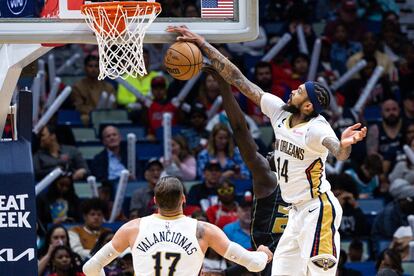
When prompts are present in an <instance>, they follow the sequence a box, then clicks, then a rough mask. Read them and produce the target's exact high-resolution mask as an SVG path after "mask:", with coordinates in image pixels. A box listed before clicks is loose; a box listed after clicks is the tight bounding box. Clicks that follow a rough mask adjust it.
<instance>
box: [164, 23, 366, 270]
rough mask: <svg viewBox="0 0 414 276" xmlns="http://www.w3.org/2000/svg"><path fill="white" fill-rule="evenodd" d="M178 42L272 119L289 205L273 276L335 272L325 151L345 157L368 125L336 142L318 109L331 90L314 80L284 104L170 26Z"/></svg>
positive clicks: (336, 242)
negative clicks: (196, 50) (191, 46)
mask: <svg viewBox="0 0 414 276" xmlns="http://www.w3.org/2000/svg"><path fill="white" fill-rule="evenodd" d="M167 31H169V32H175V33H179V34H181V36H180V37H178V40H181V41H191V42H194V43H196V44H197V45H198V46H199V47H200V48H201V50H202V51H203V52H204V53H205V54H206V56H207V57H208V58H209V59H210V61H211V64H212V66H213V67H214V68H215V69H216V70H217V71H218V73H219V74H220V75H221V76H222V77H223V78H224V79H225V80H226V81H227V82H228V83H230V84H232V85H234V86H236V87H237V88H238V89H239V90H240V91H241V92H242V93H243V94H244V95H246V96H247V97H248V98H249V99H250V100H252V101H253V102H254V103H255V104H256V105H259V106H261V109H262V112H263V113H264V114H265V115H266V116H268V117H269V118H270V121H271V123H272V126H273V129H274V131H275V135H276V141H275V165H276V169H277V174H278V181H279V185H280V187H281V191H282V197H283V199H284V200H285V201H286V202H288V203H291V204H292V207H291V209H290V211H289V221H288V224H287V227H286V229H285V231H284V233H283V235H282V238H281V239H280V241H279V244H278V247H277V248H276V251H275V256H274V260H273V266H272V275H274V276H276V275H278V276H279V275H295V276H296V275H335V273H336V268H337V263H338V258H339V255H338V254H339V246H340V239H339V233H338V228H339V225H340V222H341V217H342V209H341V206H340V205H339V202H338V200H337V199H336V198H335V196H334V195H333V194H332V192H331V191H330V184H329V182H328V181H327V180H326V178H325V162H326V157H327V156H328V151H329V152H331V153H332V154H333V155H334V156H335V157H336V158H337V159H339V160H345V159H347V158H348V157H349V154H350V153H351V145H352V144H355V143H357V142H358V141H361V140H362V139H363V138H364V137H365V136H366V132H367V129H366V128H365V127H364V128H362V129H361V130H357V129H359V128H360V127H361V124H359V123H358V124H355V125H353V126H351V127H349V128H347V129H346V130H345V131H344V132H343V133H342V136H341V141H339V140H338V138H337V137H336V135H335V133H334V131H333V130H332V128H331V127H330V125H329V124H328V122H327V121H326V120H325V119H324V117H322V116H320V115H319V113H320V112H321V111H322V109H324V108H327V107H328V106H329V101H330V98H329V93H328V91H327V90H326V89H325V88H324V87H323V86H322V85H320V84H318V83H316V82H306V83H305V84H302V85H300V86H299V87H298V89H297V90H294V91H292V94H291V97H290V99H289V101H288V104H285V103H284V102H283V101H282V100H281V99H280V98H278V97H276V96H274V95H272V94H270V93H265V92H264V91H263V90H261V89H260V88H259V87H258V86H257V85H255V84H253V83H252V82H250V81H249V80H248V79H247V78H246V77H245V76H243V74H242V73H241V72H240V70H239V69H238V68H237V67H236V66H235V65H234V64H232V63H231V62H230V61H228V60H227V59H226V58H225V57H224V56H223V55H222V54H221V53H220V52H219V51H218V50H217V49H215V48H214V47H213V46H211V45H210V44H209V43H207V42H206V41H205V39H204V38H203V37H201V36H200V35H197V34H195V33H193V32H191V31H190V30H188V29H187V28H186V27H169V28H168V29H167Z"/></svg>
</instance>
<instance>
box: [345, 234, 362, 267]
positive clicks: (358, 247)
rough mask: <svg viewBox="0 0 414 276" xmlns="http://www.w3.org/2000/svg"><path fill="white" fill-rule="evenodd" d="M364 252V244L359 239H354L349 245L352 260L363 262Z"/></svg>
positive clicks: (349, 254)
mask: <svg viewBox="0 0 414 276" xmlns="http://www.w3.org/2000/svg"><path fill="white" fill-rule="evenodd" d="M363 252H364V245H363V243H362V242H361V241H360V240H358V239H353V240H352V241H351V243H350V245H349V251H348V256H349V260H350V261H351V262H361V261H362V257H363V256H362V254H363Z"/></svg>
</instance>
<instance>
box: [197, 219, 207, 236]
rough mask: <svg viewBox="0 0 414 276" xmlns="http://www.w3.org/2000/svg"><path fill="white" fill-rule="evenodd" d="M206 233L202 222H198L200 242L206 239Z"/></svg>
mask: <svg viewBox="0 0 414 276" xmlns="http://www.w3.org/2000/svg"><path fill="white" fill-rule="evenodd" d="M204 233H205V229H204V225H203V223H201V222H199V221H198V222H197V231H196V236H197V239H198V240H201V239H202V238H203V237H204Z"/></svg>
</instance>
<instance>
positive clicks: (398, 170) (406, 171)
mask: <svg viewBox="0 0 414 276" xmlns="http://www.w3.org/2000/svg"><path fill="white" fill-rule="evenodd" d="M413 134H414V124H410V125H409V126H408V127H407V130H406V132H405V141H406V145H409V146H410V147H411V149H412V150H414V137H412V136H413ZM388 179H389V181H390V182H394V181H395V180H396V179H404V180H406V181H408V182H409V183H410V184H414V166H413V163H412V162H411V161H410V159H409V158H408V157H407V156H406V155H405V154H404V155H400V156H399V157H398V160H397V163H396V164H395V166H394V168H393V170H392V171H391V173H390V174H389V175H388Z"/></svg>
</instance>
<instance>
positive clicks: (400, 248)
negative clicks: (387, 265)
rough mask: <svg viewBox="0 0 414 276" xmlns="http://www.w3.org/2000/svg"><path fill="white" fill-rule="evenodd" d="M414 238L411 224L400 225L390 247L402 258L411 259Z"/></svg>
mask: <svg viewBox="0 0 414 276" xmlns="http://www.w3.org/2000/svg"><path fill="white" fill-rule="evenodd" d="M412 239H413V232H412V230H411V226H400V227H399V228H398V229H397V231H395V233H394V235H393V239H392V242H391V244H390V246H389V248H391V249H393V250H394V251H395V252H397V253H398V254H399V255H400V258H401V260H403V261H411V260H410V257H411V256H410V242H411V240H412Z"/></svg>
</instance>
